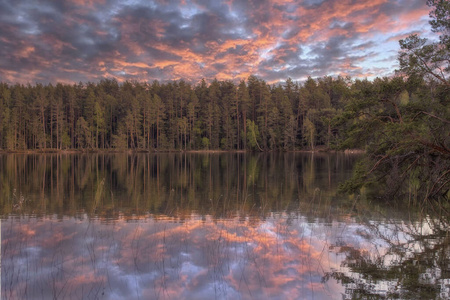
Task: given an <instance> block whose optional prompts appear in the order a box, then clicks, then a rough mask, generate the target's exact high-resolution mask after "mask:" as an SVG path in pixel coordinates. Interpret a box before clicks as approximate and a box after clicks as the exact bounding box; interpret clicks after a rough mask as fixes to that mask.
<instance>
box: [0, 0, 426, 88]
mask: <svg viewBox="0 0 450 300" xmlns="http://www.w3.org/2000/svg"><path fill="white" fill-rule="evenodd" d="M429 10H430V9H429V7H428V6H427V5H426V1H425V0H292V1H283V0H258V1H256V0H226V1H218V0H211V1H207V0H167V1H163V0H126V1H119V0H0V81H1V82H7V83H10V84H14V83H24V84H26V83H30V84H34V83H44V84H47V83H56V82H62V83H77V82H88V81H89V82H98V81H99V80H101V79H103V78H115V79H117V80H118V81H119V82H122V81H125V80H133V81H134V80H136V81H147V82H151V81H153V80H158V81H161V82H165V81H169V80H185V81H187V82H191V83H197V82H199V81H200V80H201V79H202V78H205V79H206V80H209V81H210V80H212V79H214V78H216V79H218V80H232V81H235V82H237V81H239V80H242V79H246V78H248V76H250V75H256V76H258V77H260V78H262V79H264V80H266V81H267V82H269V83H276V82H279V81H284V80H286V79H287V78H292V79H293V80H294V81H303V80H305V79H306V78H307V77H308V76H311V77H313V78H317V77H322V76H338V75H341V76H351V77H352V78H369V79H371V78H374V77H382V76H390V75H392V74H393V72H394V70H395V69H396V68H397V56H398V51H399V44H398V41H399V40H400V39H401V38H405V37H406V36H408V35H409V34H411V33H417V34H421V35H426V34H427V33H428V32H430V28H429V25H428V20H429V17H428V14H429Z"/></svg>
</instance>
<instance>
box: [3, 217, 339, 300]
mask: <svg viewBox="0 0 450 300" xmlns="http://www.w3.org/2000/svg"><path fill="white" fill-rule="evenodd" d="M340 226H341V224H339V223H335V224H332V225H330V224H328V225H326V226H325V225H324V224H319V223H307V222H306V221H305V220H304V219H303V218H302V217H294V218H292V217H289V216H287V215H285V214H277V215H272V216H270V217H268V218H266V219H265V220H259V219H249V218H246V219H244V220H242V218H241V219H240V218H233V219H224V220H213V219H212V218H211V217H209V216H206V217H203V218H202V216H199V215H193V216H191V218H190V219H187V220H184V221H183V222H179V221H177V220H174V219H170V218H165V219H155V218H154V217H153V216H150V215H149V216H147V217H146V218H142V219H137V220H126V219H124V218H120V219H117V220H114V221H110V222H104V221H101V220H97V219H96V220H92V219H91V220H90V219H88V218H84V219H81V220H80V219H75V218H64V219H63V220H62V221H61V220H56V219H53V218H44V219H35V218H31V217H30V218H22V219H14V218H9V219H6V220H5V221H3V223H2V237H3V241H2V293H3V295H4V297H6V298H7V299H9V298H12V299H15V298H20V299H27V298H30V299H31V298H53V297H54V296H55V297H57V298H64V299H80V298H87V299H89V298H104V299H118V298H124V297H126V298H127V299H213V298H216V299H235V298H241V299H252V298H253V299H302V298H314V299H340V298H341V297H342V296H341V293H343V287H342V286H341V285H340V284H338V283H337V282H335V281H334V280H330V281H328V282H327V283H323V282H322V276H323V275H324V273H325V272H329V271H330V270H331V269H339V268H340V262H341V261H342V259H343V257H342V256H339V255H335V254H330V253H329V252H328V248H327V246H328V244H329V243H332V242H335V240H336V238H337V234H336V233H337V232H340V233H341V232H342V230H338V229H339V227H340Z"/></svg>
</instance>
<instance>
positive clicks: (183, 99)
mask: <svg viewBox="0 0 450 300" xmlns="http://www.w3.org/2000/svg"><path fill="white" fill-rule="evenodd" d="M349 83H350V79H348V78H342V77H338V78H331V77H324V78H320V79H318V80H314V79H312V78H309V79H308V80H307V81H306V82H305V83H304V84H303V85H300V84H299V83H297V82H293V81H292V80H291V79H288V80H287V81H286V83H285V84H283V85H282V84H278V85H272V86H271V85H269V84H267V83H266V82H265V81H264V80H262V79H259V78H257V77H256V76H250V77H249V78H248V80H247V81H246V82H245V81H241V82H240V83H239V84H235V83H233V82H231V81H217V80H213V81H212V82H211V83H210V84H207V83H206V81H205V80H203V81H202V82H201V83H200V84H198V85H194V86H192V85H191V84H188V83H186V82H185V81H183V80H180V81H174V82H168V83H159V82H158V81H154V82H153V83H141V82H129V81H127V82H124V83H121V84H120V83H118V82H117V81H116V80H115V79H104V80H101V81H100V82H98V83H87V84H83V83H80V84H76V85H68V84H61V83H58V84H56V85H52V84H48V85H42V84H36V85H34V86H32V85H20V84H16V85H8V84H6V83H1V84H0V111H1V112H2V113H1V115H0V118H1V119H0V148H1V149H6V150H28V149H41V150H45V149H59V150H63V149H112V148H114V149H136V150H139V149H142V150H198V149H222V150H260V151H269V150H297V149H304V148H311V149H313V148H315V147H316V146H326V147H328V148H330V147H333V146H335V145H336V144H337V139H338V137H339V132H338V128H337V127H335V126H334V125H333V124H332V119H333V118H334V117H335V116H337V115H339V114H341V113H342V111H343V109H344V107H345V105H346V103H347V102H348V101H349V99H350V98H351V94H352V93H354V91H352V87H351V86H355V85H351V86H349Z"/></svg>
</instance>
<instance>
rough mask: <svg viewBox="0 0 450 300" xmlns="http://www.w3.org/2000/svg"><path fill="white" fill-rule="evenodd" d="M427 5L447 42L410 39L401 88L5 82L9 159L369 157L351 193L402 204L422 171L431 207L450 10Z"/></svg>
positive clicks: (438, 169) (445, 158)
mask: <svg viewBox="0 0 450 300" xmlns="http://www.w3.org/2000/svg"><path fill="white" fill-rule="evenodd" d="M428 5H429V6H430V7H431V8H432V10H431V12H430V17H431V20H430V24H431V26H432V30H433V31H434V32H435V33H437V36H438V37H439V40H436V41H428V40H427V39H425V38H420V37H419V36H417V35H411V36H409V37H407V38H406V39H404V40H401V41H400V47H401V50H400V52H399V63H400V70H398V72H397V74H396V76H394V77H391V78H376V79H374V80H371V81H369V80H361V79H351V78H343V77H328V76H327V77H322V78H317V79H312V78H308V79H307V80H306V81H305V82H304V83H298V82H294V81H293V80H291V79H287V80H286V82H285V83H283V84H275V85H269V84H267V83H266V82H265V81H264V80H263V79H260V78H258V77H256V76H250V77H249V78H248V79H247V80H245V81H244V80H243V81H241V82H240V83H235V82H232V81H218V80H213V81H211V82H210V83H207V81H205V80H202V81H201V82H200V83H199V84H195V85H192V84H189V83H187V82H185V81H183V80H179V81H173V82H167V83H160V82H158V81H154V82H152V83H147V82H129V81H126V82H123V83H119V82H118V81H116V80H115V79H104V80H101V81H100V82H98V83H86V84H83V83H79V84H75V85H69V84H61V83H58V84H56V85H53V84H48V85H42V84H35V85H21V84H16V85H9V84H7V83H0V112H1V113H0V149H3V150H9V151H22V150H28V149H33V150H35V149H36V150H42V151H48V150H53V149H58V150H63V149H81V150H97V149H120V150H123V149H131V150H140V151H168V150H200V149H207V150H211V149H212V150H217V149H222V150H253V151H273V150H283V151H291V150H302V149H308V150H316V149H320V148H322V149H349V148H359V149H364V150H366V152H367V154H368V155H367V159H366V162H365V163H363V164H361V166H360V167H359V171H358V173H357V178H358V179H355V180H354V181H353V182H352V183H351V184H350V183H349V184H348V185H347V186H346V189H348V190H355V189H357V188H359V187H361V186H362V185H363V184H367V183H370V182H371V181H374V182H375V181H377V182H379V181H380V178H382V179H383V182H385V183H388V185H391V188H390V190H392V192H393V193H397V192H398V191H399V187H397V184H398V183H399V182H400V183H402V182H404V181H405V180H406V181H407V177H408V176H410V175H411V174H415V173H414V172H416V173H417V174H415V175H417V176H416V177H417V180H419V181H418V183H417V184H416V185H417V187H416V188H417V189H421V190H426V191H427V192H426V194H427V197H428V196H430V195H434V194H440V193H442V192H444V194H445V193H446V191H447V190H448V186H449V182H450V171H449V170H450V162H449V160H450V159H449V157H450V141H449V139H450V137H449V132H450V80H449V79H448V74H449V72H450V67H449V56H450V36H449V32H450V20H449V19H450V17H449V15H450V4H449V2H448V1H444V0H429V1H428ZM424 174H425V175H424ZM421 176H426V178H420V177H421ZM423 182H426V184H428V186H427V187H424V186H422V184H423ZM430 184H431V185H430ZM410 186H411V185H410Z"/></svg>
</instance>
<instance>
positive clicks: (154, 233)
mask: <svg viewBox="0 0 450 300" xmlns="http://www.w3.org/2000/svg"><path fill="white" fill-rule="evenodd" d="M359 157H360V156H358V155H346V154H343V153H335V154H317V153H316V154H310V153H278V154H275V153H271V154H245V153H220V154H219V153H209V154H200V153H165V154H81V155H80V154H73V155H69V154H66V155H64V154H45V155H44V154H42V155H25V154H20V155H19V154H8V155H0V218H1V241H2V242H1V298H2V299H367V298H369V299H391V298H400V299H448V297H449V292H450V236H449V216H448V213H446V210H445V209H444V208H443V206H442V205H440V204H439V203H433V204H429V205H428V207H429V208H430V209H424V208H423V207H418V206H415V205H413V204H411V201H408V200H402V201H396V200H395V199H392V201H385V200H383V201H380V200H377V199H372V198H370V196H368V195H369V193H367V194H365V193H364V191H363V192H362V194H361V195H357V196H356V195H350V196H349V195H344V194H340V193H338V186H339V184H340V183H342V182H343V181H344V180H345V179H347V178H349V176H351V174H352V169H353V166H354V164H355V163H356V161H357V160H358V158H359Z"/></svg>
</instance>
